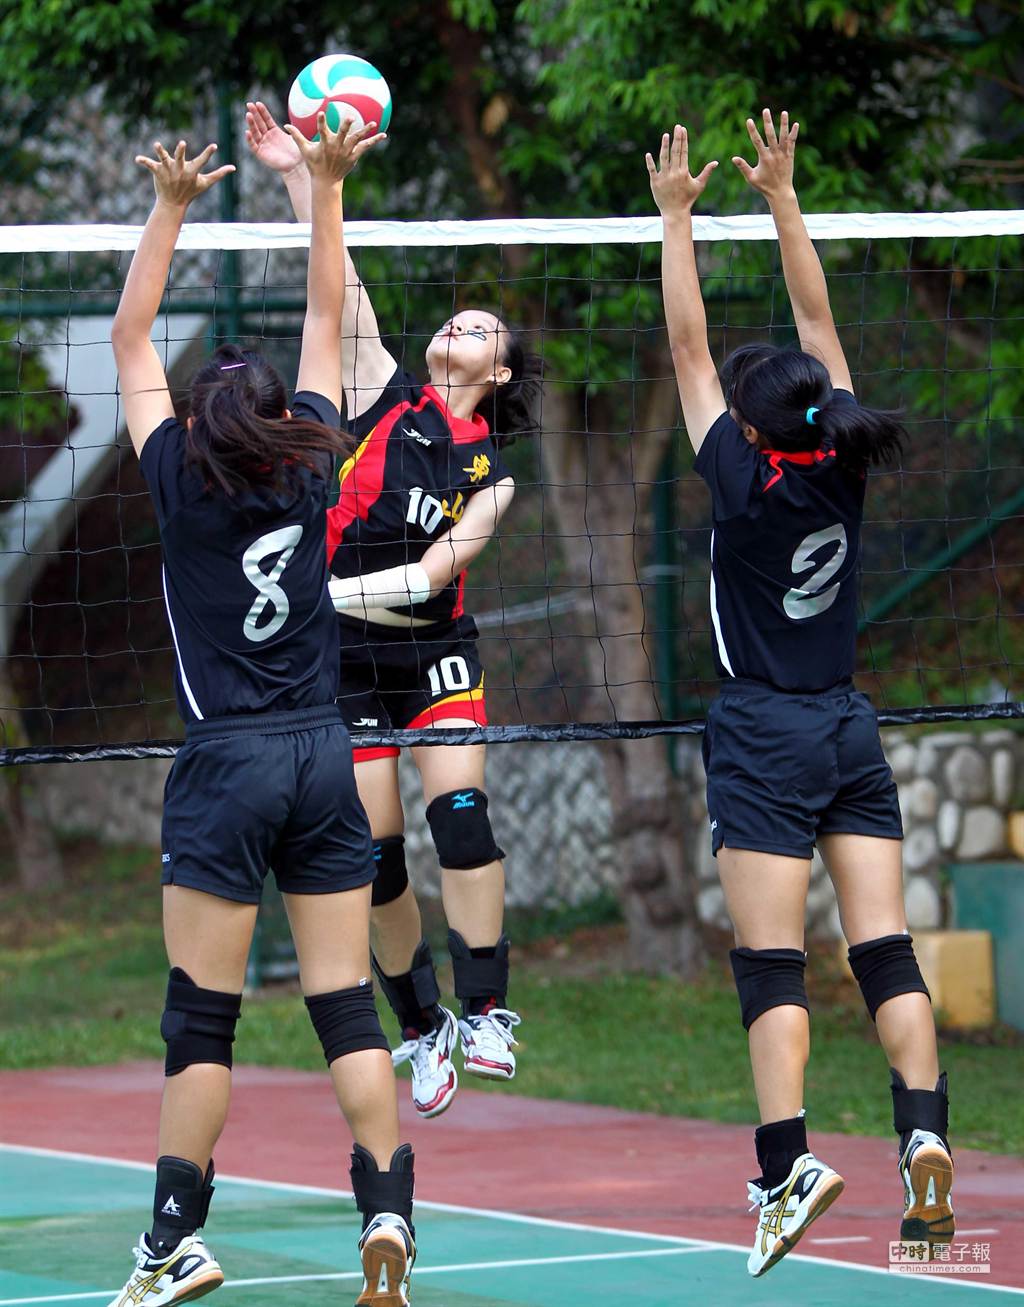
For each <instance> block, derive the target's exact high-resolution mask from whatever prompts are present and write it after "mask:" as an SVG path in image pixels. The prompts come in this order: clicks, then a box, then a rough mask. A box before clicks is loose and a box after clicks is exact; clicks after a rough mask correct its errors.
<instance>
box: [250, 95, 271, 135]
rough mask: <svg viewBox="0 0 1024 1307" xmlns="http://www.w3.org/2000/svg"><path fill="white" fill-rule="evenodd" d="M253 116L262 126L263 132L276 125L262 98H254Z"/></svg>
mask: <svg viewBox="0 0 1024 1307" xmlns="http://www.w3.org/2000/svg"><path fill="white" fill-rule="evenodd" d="M252 109H253V116H254V117H255V118H256V119H257V121H258V122H259V123H260V125H261V126H262V128H263V130H264V131H265V132H269V131H273V129H274V128H275V127H276V126H277V122H276V120H275V118H274V115H273V114H272V113H271V112H270V110H269V109H268V108H267V106H266V105H265V104H264V103H263V101H262V100H256V101H255V102H254V103H253V106H252Z"/></svg>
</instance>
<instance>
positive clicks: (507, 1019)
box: [459, 1007, 522, 1048]
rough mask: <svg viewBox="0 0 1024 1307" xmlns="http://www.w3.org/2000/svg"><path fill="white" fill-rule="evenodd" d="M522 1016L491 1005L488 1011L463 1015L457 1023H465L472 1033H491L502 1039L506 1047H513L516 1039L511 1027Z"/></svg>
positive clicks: (517, 1023)
mask: <svg viewBox="0 0 1024 1307" xmlns="http://www.w3.org/2000/svg"><path fill="white" fill-rule="evenodd" d="M521 1022H522V1017H521V1016H520V1015H519V1013H518V1012H510V1011H509V1009H508V1008H505V1007H492V1008H491V1010H490V1012H482V1013H480V1014H479V1015H477V1016H475V1017H463V1018H462V1020H461V1021H460V1022H459V1025H460V1026H461V1025H467V1026H469V1028H470V1030H472V1031H473V1034H474V1035H483V1036H484V1037H485V1038H486V1036H487V1035H493V1036H495V1037H496V1038H499V1039H502V1040H503V1041H504V1043H505V1047H506V1048H514V1047H515V1046H516V1043H517V1040H516V1037H515V1035H513V1033H512V1027H513V1026H518V1025H520V1024H521Z"/></svg>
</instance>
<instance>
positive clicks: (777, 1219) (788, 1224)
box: [747, 1153, 845, 1276]
mask: <svg viewBox="0 0 1024 1307" xmlns="http://www.w3.org/2000/svg"><path fill="white" fill-rule="evenodd" d="M844 1183H845V1182H844V1180H843V1178H842V1176H841V1175H837V1174H836V1172H835V1171H833V1170H832V1168H831V1167H829V1166H826V1165H825V1163H824V1162H819V1161H818V1159H817V1158H816V1157H815V1156H814V1154H813V1153H804V1154H803V1155H802V1156H801V1157H798V1158H797V1159H796V1161H795V1162H794V1163H793V1169H792V1170H791V1171H790V1173H789V1175H788V1176H787V1177H786V1178H785V1180H783V1182H782V1184H779V1185H775V1186H774V1188H771V1189H765V1188H763V1187H762V1186H761V1184H760V1182H759V1181H757V1180H750V1181H748V1182H747V1196H748V1197H749V1199H750V1204H751V1206H750V1210H751V1211H754V1210H755V1208H760V1211H759V1212H758V1217H757V1233H756V1234H755V1235H754V1247H753V1249H752V1250H751V1253H750V1256H749V1257H748V1258H747V1270H748V1271H749V1272H750V1274H751V1275H754V1276H757V1275H764V1273H765V1271H770V1270H771V1268H772V1267H773V1266H774V1265H775V1263H776V1262H777V1261H780V1260H781V1259H782V1258H783V1257H785V1255H786V1253H788V1252H789V1250H790V1249H791V1248H792V1247H793V1246H794V1245H795V1244H796V1243H797V1242H798V1240H799V1239H800V1237H801V1235H802V1234H803V1233H804V1231H805V1230H806V1229H807V1227H808V1226H809V1225H810V1224H811V1222H812V1221H816V1220H817V1219H818V1217H819V1216H820V1215H821V1214H822V1212H824V1211H827V1210H828V1208H829V1207H831V1205H832V1204H833V1203H834V1202H835V1200H836V1199H837V1198H838V1197H839V1195H840V1194H841V1193H842V1192H843V1186H844Z"/></svg>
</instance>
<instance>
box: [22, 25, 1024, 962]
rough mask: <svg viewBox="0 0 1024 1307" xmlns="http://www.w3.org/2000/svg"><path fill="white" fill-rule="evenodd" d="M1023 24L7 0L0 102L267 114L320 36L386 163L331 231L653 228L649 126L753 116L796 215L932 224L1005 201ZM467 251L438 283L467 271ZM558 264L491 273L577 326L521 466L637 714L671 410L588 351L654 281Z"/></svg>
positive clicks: (650, 830) (717, 150)
mask: <svg viewBox="0 0 1024 1307" xmlns="http://www.w3.org/2000/svg"><path fill="white" fill-rule="evenodd" d="M1022 23H1024V20H1022V18H1021V15H1020V13H1019V10H1018V9H1017V7H1016V6H1013V5H1010V4H1009V3H1005V2H1004V0H993V3H989V4H979V3H972V0H813V2H812V3H805V2H804V0H748V3H746V4H743V5H737V4H735V3H734V2H733V0H522V2H521V3H513V2H512V0H413V2H412V3H408V4H404V5H402V6H401V7H400V8H399V9H397V10H394V11H393V12H392V13H391V14H389V13H388V12H387V11H381V10H380V9H379V7H376V6H371V5H370V4H368V3H354V4H344V5H343V4H341V3H339V2H337V0H331V2H329V3H325V4H322V5H320V6H318V7H316V8H315V9H314V10H312V11H308V12H307V11H299V10H296V9H295V7H294V6H293V5H288V6H285V5H284V4H282V3H280V2H279V0H260V2H259V3H256V2H255V0H243V2H240V3H237V4H235V5H232V6H230V7H224V6H221V5H215V4H213V3H211V2H210V0H197V2H196V3H192V4H188V5H186V6H185V7H184V9H181V8H179V6H178V5H175V4H171V3H160V2H157V0H122V3H121V4H119V5H117V6H112V5H110V4H106V3H95V2H94V3H89V2H85V3H82V2H80V0H77V2H75V0H47V3H45V4H39V3H38V0H20V3H17V4H15V5H13V6H11V7H10V8H9V10H8V13H7V15H6V17H5V18H4V19H3V20H2V22H0V40H2V42H3V45H4V48H5V60H4V66H3V68H2V69H0V91H6V92H8V93H14V94H16V95H19V96H25V95H27V96H29V97H38V98H39V99H42V97H43V94H44V93H46V94H49V91H50V78H51V76H52V73H51V70H52V69H57V70H59V72H60V75H61V79H62V92H63V93H65V94H67V93H69V92H72V91H74V90H75V89H77V88H84V87H86V86H87V85H90V84H94V83H95V84H97V85H99V86H101V87H102V88H103V90H104V94H105V96H106V98H107V102H108V103H109V104H110V105H111V106H112V107H114V108H116V109H118V110H119V111H120V112H122V113H124V112H129V113H130V112H131V111H132V109H133V107H135V106H138V105H140V104H146V105H147V106H155V110H156V112H157V113H160V114H163V115H165V116H166V118H167V119H168V121H169V122H171V123H179V124H180V123H181V122H182V121H185V120H187V119H188V118H189V117H190V116H191V115H193V114H194V113H195V112H196V111H197V108H198V107H200V106H201V105H204V104H206V103H207V99H208V96H209V89H208V88H209V87H211V86H212V85H213V84H214V83H215V82H219V83H220V84H221V85H224V86H228V87H229V88H230V90H231V92H232V93H233V94H235V95H236V96H237V97H238V99H239V100H240V99H241V97H242V94H243V93H244V92H245V91H246V90H248V88H249V87H250V86H252V85H254V84H262V85H264V86H269V85H276V86H277V87H278V88H279V100H280V99H281V98H283V93H284V91H285V89H286V87H287V84H288V81H289V79H290V77H291V75H293V73H294V71H295V70H296V69H297V68H299V67H300V66H301V65H302V63H303V62H305V61H306V60H307V59H308V58H310V57H312V56H313V55H315V54H317V53H320V52H321V51H322V49H323V48H324V45H325V44H328V43H329V44H331V45H334V46H335V47H336V48H346V47H347V48H353V49H356V50H358V51H359V52H360V53H361V54H363V55H364V56H365V57H367V58H369V59H370V60H371V61H373V62H375V63H376V64H378V66H380V67H381V68H382V70H384V72H385V74H386V76H388V78H389V80H390V81H391V83H392V86H393V89H394V91H395V96H396V117H395V123H394V127H393V131H392V139H391V143H390V146H389V148H388V150H387V152H386V153H384V154H382V155H381V157H380V158H379V159H377V160H375V161H374V166H373V168H372V169H369V168H368V169H365V170H364V173H363V175H362V176H361V178H360V181H359V186H358V188H357V189H356V188H353V192H352V202H351V203H350V210H351V213H352V216H360V215H361V214H362V213H364V212H365V213H367V214H371V213H372V214H373V215H374V216H388V217H423V216H429V217H490V216H501V215H506V214H514V215H524V216H558V215H566V214H571V215H574V216H579V215H602V216H603V215H607V214H612V213H627V214H632V213H649V212H651V211H652V204H651V200H650V196H649V193H648V189H647V182H646V175H645V170H644V167H643V151H644V150H646V149H648V148H651V147H652V146H653V145H654V144H655V143H656V142H657V139H658V136H659V133H660V131H661V130H662V129H665V128H669V127H671V125H672V123H673V122H674V121H675V120H676V119H680V118H681V119H683V120H684V121H686V122H687V124H688V125H689V126H690V128H691V131H692V137H693V139H694V141H695V149H696V150H697V151H698V152H700V153H702V154H704V155H707V156H709V157H718V158H720V159H722V160H723V161H724V160H728V158H729V157H730V155H731V154H733V153H735V152H736V150H737V149H738V148H740V147H741V146H742V144H743V135H742V121H743V119H744V117H745V116H747V115H748V114H749V113H751V112H754V111H756V110H757V108H759V107H760V106H761V105H762V104H764V103H768V104H771V105H773V106H774V107H776V108H781V107H783V106H785V107H788V108H789V109H791V110H792V111H794V113H798V114H799V117H800V119H801V121H802V123H803V124H804V125H805V132H804V135H803V138H802V142H801V151H802V161H801V169H802V182H803V187H802V189H803V195H804V198H805V200H806V203H807V205H808V207H809V208H812V209H861V208H863V209H885V208H904V207H907V206H908V201H909V203H911V204H913V205H915V206H919V207H946V206H949V205H950V204H957V203H964V204H966V203H971V204H979V203H983V202H989V203H991V202H992V197H993V196H994V197H996V199H995V202H996V203H1000V202H1002V203H1005V200H1006V197H1007V195H1008V194H1009V193H1010V188H1011V187H1012V186H1013V185H1015V184H1016V183H1015V182H1014V181H1013V177H1014V176H1015V174H1014V172H1013V164H1014V160H1015V159H1017V158H1018V156H1019V154H1020V153H1021V140H1022V137H1024V93H1022V83H1024V76H1022V75H1021V71H1020V67H1021V58H1022V55H1021V51H1022V47H1024V32H1022ZM993 95H995V96H996V97H997V107H996V108H995V110H993V102H992V96H993ZM993 112H995V113H996V114H997V116H998V121H999V133H998V135H996V134H993V135H992V136H991V137H990V136H989V135H988V134H987V133H986V130H985V117H984V116H985V115H987V116H988V117H991V115H992V114H993ZM975 160H982V161H983V162H982V163H977V162H974V161H975ZM729 173H730V170H729V169H728V168H723V169H721V170H720V175H719V177H718V178H716V182H715V187H714V190H713V192H712V194H711V197H710V200H709V203H710V204H711V205H712V206H714V207H716V208H718V209H719V210H721V211H724V212H737V211H743V210H745V209H747V208H749V207H750V205H751V204H752V199H751V196H750V194H749V192H748V191H747V190H746V188H745V187H744V186H743V185H742V183H741V182H740V179H739V178H738V177H732V176H730V175H729ZM743 257H745V256H743V255H742V254H741V256H740V262H739V263H737V265H736V268H735V270H736V271H739V272H741V271H743V266H744V265H743V262H742V259H743ZM465 258H466V260H467V263H466V264H465V265H461V264H460V268H462V267H463V266H465V268H466V269H467V270H469V269H471V268H472V267H473V266H475V265H474V264H473V263H472V259H471V256H469V255H465ZM568 258H569V256H568V255H566V254H565V252H564V251H562V252H559V251H550V252H546V253H545V255H544V256H543V258H542V257H541V256H539V255H536V254H530V253H529V252H528V251H525V250H523V249H518V248H511V249H509V250H507V251H505V252H504V261H503V265H502V266H503V270H504V272H505V274H506V276H507V277H508V278H509V283H508V286H507V291H508V295H509V298H510V300H511V301H512V302H513V303H514V306H515V308H516V310H517V312H518V315H519V316H520V318H522V319H523V320H525V321H527V322H529V321H530V320H531V319H532V320H534V321H537V320H539V319H540V316H541V307H540V300H541V296H540V293H539V288H540V287H543V289H544V290H545V291H546V292H547V294H548V298H547V301H546V303H545V311H546V313H547V318H546V319H545V321H546V323H547V325H549V326H551V327H560V328H564V329H568V328H570V327H572V328H573V329H575V330H576V332H577V335H576V337H575V338H574V343H572V339H573V338H571V337H568V336H567V337H566V339H567V340H570V342H571V343H570V344H568V345H566V346H565V347H563V348H561V349H558V348H555V349H554V350H553V351H552V358H551V362H552V367H551V374H550V383H549V386H548V392H547V396H546V401H545V403H546V412H545V434H544V441H543V461H544V467H545V471H546V478H547V482H548V484H549V488H550V495H549V499H550V502H552V503H553V504H554V506H555V515H556V517H557V519H558V531H559V540H560V542H561V546H562V548H563V549H564V552H565V557H566V565H567V569H568V571H569V573H570V574H571V575H572V576H574V577H575V578H577V579H578V580H580V581H582V582H587V583H589V582H590V581H591V580H592V579H593V580H596V581H597V582H598V583H599V584H598V585H597V588H596V589H595V592H594V593H595V604H594V608H593V612H592V615H591V617H590V619H589V620H590V621H591V622H592V626H591V628H590V629H591V630H592V631H594V632H597V633H599V634H600V636H601V640H600V642H599V641H597V640H591V641H588V648H589V650H590V658H591V676H590V679H591V681H593V682H595V683H596V684H599V685H600V684H604V683H606V682H607V683H609V684H610V685H611V686H613V687H614V688H613V689H610V690H609V691H608V695H609V697H610V698H611V700H612V704H613V708H614V711H615V712H616V713H617V714H618V715H619V716H620V717H626V718H630V719H633V718H637V717H647V716H657V715H658V714H657V705H656V704H655V702H654V693H653V686H652V677H651V674H650V663H649V658H648V644H647V642H646V641H645V637H644V632H645V629H646V625H647V624H646V621H645V613H644V599H643V593H642V590H641V588H640V586H639V584H638V583H637V559H636V557H635V553H634V549H635V541H636V538H637V535H636V533H637V529H638V527H639V526H641V525H642V524H643V523H645V522H646V521H647V519H648V515H649V513H650V488H651V483H652V482H653V481H654V480H655V476H654V473H653V469H655V468H657V467H658V466H659V464H660V460H661V457H662V454H663V452H664V449H665V448H666V446H667V444H668V442H669V440H670V438H671V436H672V433H673V429H674V428H675V426H676V423H677V420H678V418H677V410H676V400H675V395H674V386H673V383H672V381H671V379H670V373H671V368H670V367H669V366H668V362H667V359H666V357H665V352H664V342H663V339H662V338H661V335H660V333H659V332H658V331H657V330H651V331H645V332H644V334H643V335H642V337H641V336H636V337H634V342H633V343H634V347H635V348H634V349H633V350H632V351H631V355H632V356H631V359H630V369H629V377H628V379H627V381H626V382H625V383H623V384H622V385H614V384H612V383H613V380H614V379H615V378H616V377H620V376H621V373H622V350H621V348H618V349H616V348H615V347H614V346H613V345H612V344H609V340H611V339H612V336H611V335H609V334H608V333H614V332H615V331H622V329H623V328H629V327H630V325H631V324H632V323H633V322H640V323H643V324H644V326H645V327H651V328H655V327H657V326H658V325H659V324H660V323H661V314H660V306H659V304H658V288H657V285H656V283H654V282H653V281H650V280H642V279H641V277H640V275H639V274H636V275H635V276H634V278H633V284H632V285H631V288H630V289H629V290H628V291H626V292H624V291H623V290H622V283H624V282H625V281H626V280H627V276H626V274H625V273H624V272H623V268H624V267H625V263H624V262H623V257H622V255H621V253H614V252H605V251H595V255H594V267H595V268H596V269H597V270H598V271H600V272H602V274H603V277H604V279H603V280H602V281H599V282H597V283H593V282H592V283H591V284H590V285H589V286H584V285H582V284H581V283H582V281H583V279H582V278H581V277H580V276H579V271H578V267H577V268H576V269H575V271H569V274H568V277H567V279H566V281H565V282H564V283H563V282H558V281H552V280H549V281H548V282H544V281H543V280H542V279H541V280H539V281H538V282H536V283H534V282H531V280H530V278H531V276H532V275H533V274H534V273H536V272H538V271H539V270H543V269H544V268H546V270H547V271H548V272H549V273H550V272H552V271H554V272H556V273H557V272H558V270H559V268H560V267H562V266H564V267H566V268H569V266H570V265H569V264H567V263H564V262H563V261H564V260H565V259H568ZM711 266H713V265H711ZM645 275H648V274H645ZM569 278H572V281H570V280H569ZM460 279H461V278H460ZM532 286H536V287H537V288H538V290H537V291H536V292H534V291H533V290H532V289H531V287H532ZM382 293H383V292H382ZM404 307H405V305H404V301H403V308H404ZM581 323H582V328H581ZM417 325H420V324H417ZM422 325H427V324H425V323H424V324H422ZM619 339H620V341H621V339H622V338H621V336H620V337H619ZM1017 350H1018V352H1017V353H1016V354H1015V357H1016V358H1017V360H1018V362H1024V344H1020V345H1019V346H1018V347H1017ZM624 487H630V488H631V489H630V491H629V493H625V492H624V490H623V488H624ZM587 527H589V528H590V529H589V531H588V530H587V529H586V528H587ZM605 712H607V703H606V705H605ZM641 755H642V756H641ZM605 765H606V768H607V771H608V774H609V778H610V780H611V782H612V783H611V785H610V790H611V794H612V799H613V803H614V806H615V831H616V838H617V841H618V847H619V856H620V862H621V865H622V866H623V867H624V868H625V869H626V871H625V880H624V884H623V901H624V904H625V909H626V913H627V917H628V919H629V922H630V926H631V933H632V941H633V952H634V956H635V958H636V959H637V961H638V962H646V963H648V964H650V965H654V966H671V967H675V968H678V969H681V970H687V969H692V968H693V967H695V966H696V964H697V963H698V962H699V960H700V952H701V951H700V943H699V938H698V930H697V921H696V913H695V909H694V903H693V887H692V883H691V881H690V879H689V877H688V874H687V869H686V867H685V864H684V861H683V853H682V846H681V843H680V839H679V832H678V829H677V827H676V824H675V821H676V818H675V816H674V813H675V812H676V810H678V808H679V807H680V804H679V802H678V798H679V793H678V792H679V785H678V782H677V781H676V780H675V779H674V778H673V777H672V776H671V774H670V771H669V768H668V763H667V760H666V758H665V754H664V751H663V750H662V749H661V748H660V747H657V746H656V745H651V746H647V745H643V746H641V745H616V746H609V747H608V748H607V749H606V751H605Z"/></svg>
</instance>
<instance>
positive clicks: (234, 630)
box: [139, 391, 340, 723]
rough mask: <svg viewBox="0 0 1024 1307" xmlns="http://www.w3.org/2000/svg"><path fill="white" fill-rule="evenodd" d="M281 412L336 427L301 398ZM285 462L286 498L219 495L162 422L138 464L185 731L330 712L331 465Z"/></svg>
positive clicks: (335, 417)
mask: <svg viewBox="0 0 1024 1307" xmlns="http://www.w3.org/2000/svg"><path fill="white" fill-rule="evenodd" d="M291 411H292V413H293V414H294V415H295V416H296V417H303V418H310V419H313V420H314V421H317V422H322V423H324V424H325V425H326V426H331V427H334V428H336V429H340V417H339V414H338V410H337V409H336V408H335V407H334V405H333V404H332V403H331V401H330V400H329V399H326V398H325V397H324V396H323V395H317V394H314V393H312V392H310V391H302V392H300V393H299V394H297V395H296V396H295V400H294V402H293V404H292V410H291ZM317 462H318V463H322V473H321V472H320V471H317V472H314V471H312V470H311V469H309V468H306V467H303V466H302V465H300V464H296V465H294V466H293V468H292V469H291V479H290V483H289V486H288V489H286V490H283V491H273V490H271V489H270V488H269V487H262V486H252V487H249V488H248V489H246V490H244V491H240V492H238V493H236V494H235V495H228V494H227V493H226V492H224V491H223V490H222V489H221V488H220V487H219V486H214V487H211V486H210V485H208V484H207V483H206V482H205V481H204V479H203V477H202V476H201V474H200V473H199V471H198V469H197V467H196V465H194V464H189V463H187V462H186V459H185V428H184V427H183V426H182V425H181V423H180V422H178V421H177V420H176V419H175V418H169V419H168V420H167V421H166V422H162V423H161V424H160V426H159V427H157V429H156V430H155V431H154V432H153V434H152V435H151V436H150V437H149V439H148V440H147V442H146V444H145V445H144V446H143V449H142V454H141V456H140V459H139V466H140V468H141V470H142V475H143V476H144V477H145V479H146V482H147V484H148V486H149V491H150V495H151V496H152V499H153V504H154V507H155V509H156V516H157V522H158V524H159V527H160V543H161V546H162V549H163V586H164V597H165V600H166V603H167V615H168V618H169V620H170V626H171V636H172V639H173V641H174V651H175V654H176V657H177V675H176V690H177V699H178V708H179V711H180V712H181V715H182V717H183V718H184V720H185V721H186V723H191V722H196V721H203V720H205V719H206V718H210V717H224V716H230V715H235V714H243V713H245V714H250V713H268V712H293V711H295V710H297V709H301V708H315V707H319V706H321V705H327V704H333V703H334V700H335V696H336V695H337V693H338V675H339V654H338V640H337V630H336V625H335V614H334V606H333V604H332V603H331V599H330V595H329V593H328V590H327V565H326V559H325V555H324V535H325V529H326V510H327V499H328V490H329V482H330V477H331V459H330V457H329V456H328V455H326V454H322V455H317Z"/></svg>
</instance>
